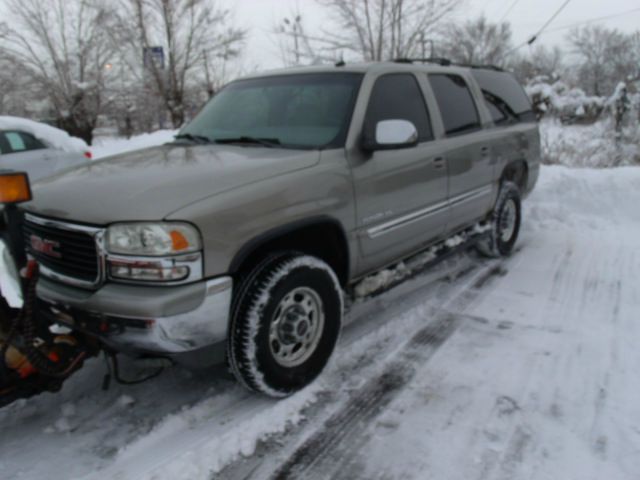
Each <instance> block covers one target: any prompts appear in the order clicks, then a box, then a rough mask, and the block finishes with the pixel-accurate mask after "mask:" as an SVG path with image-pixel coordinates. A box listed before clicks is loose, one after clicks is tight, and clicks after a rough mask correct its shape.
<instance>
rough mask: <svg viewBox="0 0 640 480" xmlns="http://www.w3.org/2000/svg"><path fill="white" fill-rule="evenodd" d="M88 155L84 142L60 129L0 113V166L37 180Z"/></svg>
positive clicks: (74, 164)
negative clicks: (21, 172)
mask: <svg viewBox="0 0 640 480" xmlns="http://www.w3.org/2000/svg"><path fill="white" fill-rule="evenodd" d="M90 159H91V153H90V151H89V148H88V146H87V144H86V143H85V142H84V141H83V140H81V139H79V138H75V137H71V136H69V134H68V133H67V132H65V131H63V130H59V129H57V128H54V127H51V126H49V125H46V124H43V123H39V122H34V121H32V120H27V119H26V118H18V117H7V116H0V170H16V171H23V172H27V173H28V174H29V178H30V179H31V181H36V180H39V179H41V178H44V177H48V176H50V175H53V174H55V173H57V172H59V171H61V170H64V169H66V168H69V167H73V166H76V165H80V164H83V163H86V162H88V161H89V160H90Z"/></svg>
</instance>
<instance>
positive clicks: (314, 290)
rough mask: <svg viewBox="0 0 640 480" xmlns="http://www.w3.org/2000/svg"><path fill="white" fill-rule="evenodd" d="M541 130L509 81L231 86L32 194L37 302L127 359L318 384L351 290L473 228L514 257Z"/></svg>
mask: <svg viewBox="0 0 640 480" xmlns="http://www.w3.org/2000/svg"><path fill="white" fill-rule="evenodd" d="M539 150H540V141H539V134H538V125H537V123H536V119H535V116H534V115H533V113H532V111H531V105H530V103H529V101H528V99H527V96H526V95H525V93H524V91H523V89H522V87H521V86H520V85H519V84H518V83H517V81H516V80H515V79H514V77H513V76H512V75H511V74H509V73H507V72H503V71H501V70H499V69H496V68H489V67H486V68H485V67H474V66H452V65H441V64H437V63H436V64H431V63H417V62H416V63H414V62H410V61H403V62H389V63H375V64H361V65H353V66H345V65H343V64H339V65H336V66H331V67H309V68H299V69H288V70H283V71H277V72H273V73H268V74H262V75H257V76H253V77H249V78H244V79H241V80H237V81H234V82H232V83H230V84H229V85H227V86H226V87H225V88H223V89H222V90H221V91H220V92H219V93H218V94H217V95H215V96H214V97H213V98H212V99H211V100H210V102H209V103H208V104H207V105H206V106H205V107H204V108H203V109H202V110H201V112H200V113H199V114H198V115H197V116H196V117H195V118H194V119H193V121H191V122H190V123H189V124H188V125H186V126H185V127H184V128H183V129H182V130H181V131H180V132H179V134H178V135H177V136H176V139H175V141H173V142H171V143H169V144H166V145H163V146H158V147H154V148H148V149H145V150H141V151H137V152H134V153H127V154H122V155H118V156H114V157H111V158H107V159H104V160H101V161H96V162H94V163H91V164H88V165H85V166H82V167H79V168H75V169H73V170H70V171H67V172H65V173H63V174H60V175H57V176H54V177H51V178H48V179H45V180H43V181H41V182H39V183H36V185H35V187H34V200H33V201H32V202H30V203H27V204H26V205H25V221H24V232H25V236H26V243H27V245H28V250H29V253H30V255H31V256H32V257H34V258H35V259H36V260H38V262H39V263H40V266H41V274H42V278H41V281H40V282H39V284H38V289H37V296H38V299H39V300H38V304H39V306H38V308H39V309H40V310H41V311H42V312H43V314H47V315H49V316H50V317H51V318H53V319H55V321H56V322H60V323H63V324H66V325H69V326H72V327H73V328H76V329H78V330H81V331H84V332H85V333H90V334H91V335H93V336H94V337H96V338H97V339H99V341H101V342H103V344H105V345H107V346H108V347H110V348H112V349H115V350H116V351H119V352H125V353H129V354H132V355H152V356H160V357H165V358H170V359H172V360H174V361H176V362H179V363H182V364H184V365H188V366H194V367H195V366H208V365H212V364H215V363H221V362H225V361H226V362H228V363H229V365H230V367H231V369H232V371H233V373H234V374H235V376H236V377H237V378H238V380H239V381H240V382H241V383H242V384H244V385H245V386H247V387H248V388H250V389H252V390H255V391H259V392H262V393H265V394H267V395H271V396H276V397H279V396H285V395H288V394H291V393H292V392H294V391H296V390H298V389H300V388H302V387H303V386H305V385H306V384H308V383H309V382H311V381H312V380H313V379H314V378H315V377H316V376H317V375H318V374H319V373H320V371H321V370H322V369H323V367H324V366H325V364H326V363H327V361H328V359H329V357H330V355H331V353H332V351H333V349H334V347H335V344H336V340H337V338H338V333H339V331H340V328H341V323H342V315H343V292H344V291H345V290H348V288H349V287H350V286H352V285H353V284H354V283H355V282H357V281H358V280H360V279H362V278H364V277H365V276H367V275H369V274H371V273H374V272H376V271H378V270H380V269H382V268H384V267H385V266H388V265H391V264H393V263H395V262H398V261H399V260H401V259H403V258H405V257H407V256H410V255H413V254H415V253H417V252H420V251H422V250H424V249H426V248H429V247H430V246H432V245H434V244H436V243H437V242H441V241H443V240H444V239H446V238H447V237H449V236H451V235H453V234H456V233H457V232H460V231H464V230H465V229H468V228H469V227H471V226H473V225H477V224H478V223H481V224H484V225H486V228H487V231H488V233H487V234H485V235H484V236H483V238H482V241H481V243H480V244H479V249H480V250H481V251H482V252H484V253H485V254H487V255H492V256H499V255H506V254H508V253H509V252H510V250H511V249H512V247H513V245H514V243H515V241H516V238H517V236H518V231H519V226H520V218H521V217H520V215H521V211H520V199H521V197H523V196H524V195H526V194H527V193H528V192H529V191H530V190H531V189H532V188H533V186H534V184H535V183H536V180H537V177H538V171H539V156H540V151H539Z"/></svg>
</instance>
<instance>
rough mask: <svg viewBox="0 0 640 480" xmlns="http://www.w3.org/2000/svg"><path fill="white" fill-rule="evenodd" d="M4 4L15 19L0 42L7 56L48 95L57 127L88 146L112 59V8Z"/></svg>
mask: <svg viewBox="0 0 640 480" xmlns="http://www.w3.org/2000/svg"><path fill="white" fill-rule="evenodd" d="M6 3H7V5H8V7H9V11H10V13H11V15H12V16H13V18H12V23H11V26H9V27H5V31H4V33H3V35H2V38H0V43H1V46H2V49H3V51H4V53H5V58H6V59H7V61H9V62H11V63H13V64H14V65H19V66H20V68H22V69H23V71H24V72H26V73H27V74H28V78H30V79H32V80H33V81H34V82H35V83H37V84H38V85H39V87H40V88H41V89H42V91H44V92H46V95H47V97H48V99H49V101H50V103H51V106H52V108H53V112H54V115H55V120H56V122H57V123H58V126H60V127H61V128H64V129H65V130H67V131H68V132H69V133H71V134H72V135H75V136H78V137H80V138H83V139H84V140H85V141H87V142H88V143H91V141H92V139H93V130H94V128H95V126H96V123H97V120H98V116H99V114H100V113H101V111H102V110H103V108H104V103H105V99H104V95H103V94H104V86H105V82H106V75H107V73H108V72H107V71H106V69H105V65H107V64H108V62H109V61H110V58H111V57H112V55H113V44H112V42H111V41H110V38H109V35H108V33H107V32H108V29H109V25H110V24H111V22H112V19H113V12H112V11H111V8H110V7H109V6H106V5H105V4H104V3H103V2H100V1H99V0H77V1H74V2H69V1H66V0H8V1H7V2H6Z"/></svg>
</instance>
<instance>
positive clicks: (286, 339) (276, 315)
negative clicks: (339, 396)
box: [228, 252, 343, 397]
mask: <svg viewBox="0 0 640 480" xmlns="http://www.w3.org/2000/svg"><path fill="white" fill-rule="evenodd" d="M342 302H343V300H342V289H341V288H340V284H339V282H338V279H337V277H336V275H335V274H334V272H333V270H332V269H331V268H330V267H329V266H328V265H327V264H326V263H325V262H323V261H322V260H320V259H318V258H315V257H312V256H309V255H302V254H296V253H292V252H291V253H281V254H276V255H273V256H271V257H269V258H267V259H266V260H265V261H264V262H262V263H261V264H259V265H258V266H257V267H256V268H255V269H254V270H253V271H252V272H251V273H250V274H249V275H248V276H247V277H246V278H245V280H244V281H243V282H242V284H241V285H240V287H239V289H238V293H237V296H236V298H235V300H234V306H233V309H232V318H231V327H230V334H229V348H228V351H229V363H230V366H231V370H232V372H233V373H234V375H235V377H236V378H237V379H238V380H239V381H240V383H242V384H243V385H244V386H246V387H247V388H249V389H250V390H253V391H257V392H261V393H264V394H266V395H269V396H272V397H284V396H287V395H290V394H292V393H294V392H296V391H297V390H300V389H301V388H303V387H304V386H306V385H308V384H309V383H311V382H312V381H313V380H314V379H315V378H316V377H317V376H318V375H319V374H320V372H321V371H322V369H323V368H324V367H325V365H326V364H327V362H328V360H329V357H330V356H331V353H332V352H333V349H334V347H335V344H336V341H337V339H338V334H339V332H340V327H341V324H342V309H343V305H342Z"/></svg>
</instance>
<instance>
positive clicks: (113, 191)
mask: <svg viewBox="0 0 640 480" xmlns="http://www.w3.org/2000/svg"><path fill="white" fill-rule="evenodd" d="M319 158H320V153H319V152H318V151H315V150H313V151H309V150H305V151H301V150H287V149H279V148H272V149H271V148H262V147H256V146H233V145H193V146H192V145H187V146H185V145H163V146H160V147H153V148H149V149H145V150H140V151H137V152H131V153H127V154H122V155H118V156H114V157H109V158H106V159H104V160H100V161H97V162H93V163H89V164H87V165H85V166H82V167H79V168H74V169H72V170H67V171H65V172H61V173H60V174H58V175H56V176H53V177H49V178H46V179H44V180H41V181H39V182H36V183H34V185H33V198H34V199H33V201H31V202H29V203H27V204H25V205H24V208H25V210H27V211H30V212H33V213H35V214H39V215H44V216H47V217H52V218H57V219H67V220H72V221H77V222H82V223H88V224H94V225H106V224H108V223H113V222H118V221H135V220H140V221H143V220H162V219H163V218H165V217H166V216H167V215H169V214H170V213H172V212H174V211H176V210H178V209H181V208H184V207H185V206H187V205H189V204H191V203H193V202H196V201H198V200H202V199H204V198H206V197H210V196H212V195H216V194H219V193H222V192H224V191H227V190H230V189H233V188H237V187H240V186H243V185H247V184H250V183H253V182H257V181H260V180H264V179H266V178H269V177H273V176H277V175H282V174H284V173H288V172H292V171H294V170H299V169H303V168H308V167H311V166H313V165H315V164H316V163H317V162H318V160H319Z"/></svg>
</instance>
